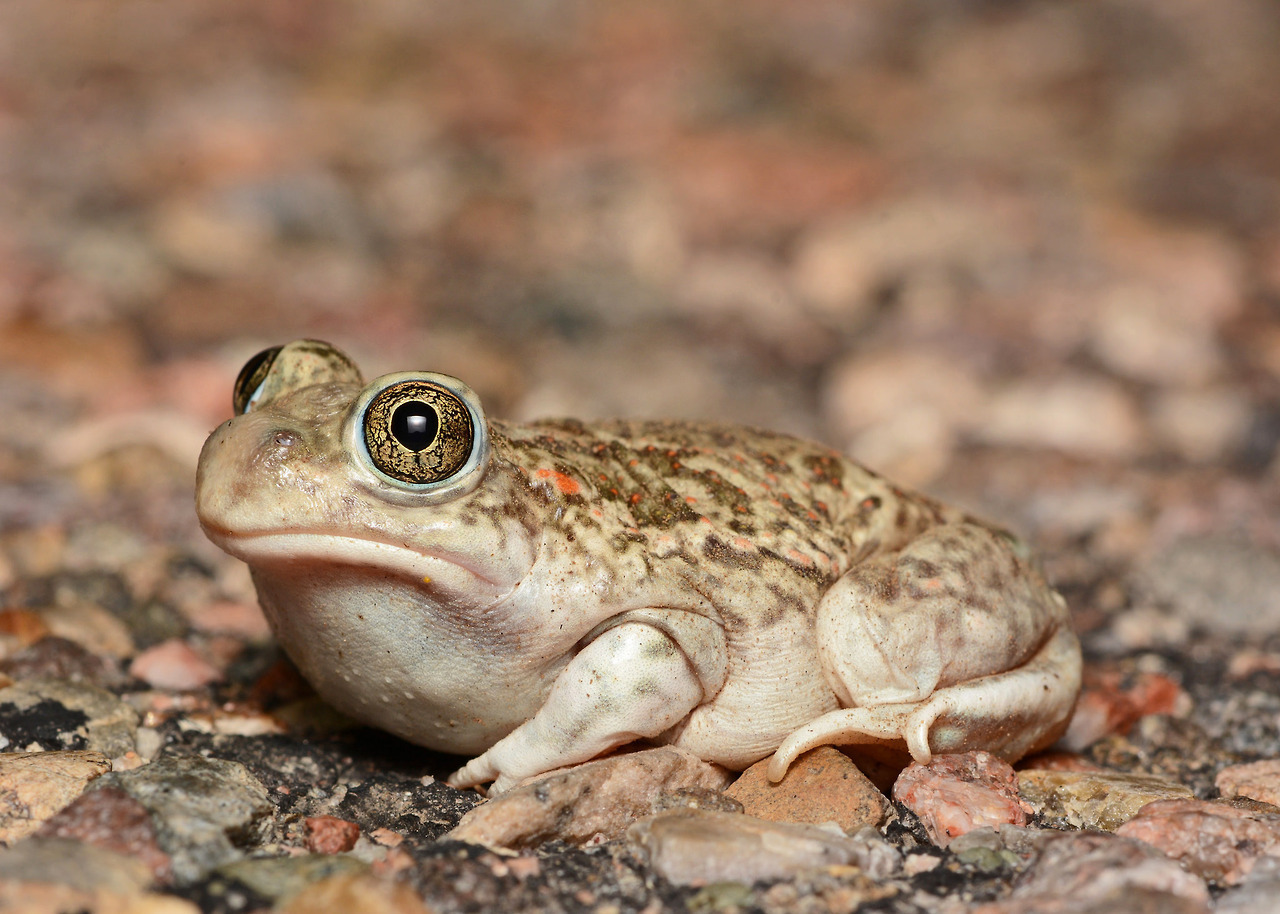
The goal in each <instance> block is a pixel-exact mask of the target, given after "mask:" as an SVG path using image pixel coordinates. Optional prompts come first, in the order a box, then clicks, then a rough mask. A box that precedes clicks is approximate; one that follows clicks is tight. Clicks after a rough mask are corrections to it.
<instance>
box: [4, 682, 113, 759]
mask: <svg viewBox="0 0 1280 914" xmlns="http://www.w3.org/2000/svg"><path fill="white" fill-rule="evenodd" d="M46 708H48V709H49V710H50V711H51V712H53V713H48V712H46V711H45V709H46ZM29 712H30V713H29ZM64 717H65V720H63V719H62V718H64ZM27 718H31V719H27ZM41 718H42V719H41ZM60 721H61V723H60ZM45 725H47V726H45ZM46 731H47V732H46ZM137 732H138V713H137V712H136V711H134V710H133V708H131V707H129V706H128V705H127V704H125V703H124V702H123V701H121V700H120V699H119V698H117V697H116V696H114V695H112V694H111V693H110V692H108V691H106V690H105V689H100V688H98V687H97V686H92V685H89V684H87V683H83V682H68V681H66V680H62V679H27V680H23V681H22V682H18V683H15V684H13V685H11V686H9V687H7V688H4V689H0V749H3V750H6V751H10V752H13V751H21V750H23V749H28V748H31V747H32V746H33V744H34V748H36V749H90V750H93V751H96V752H101V753H102V754H103V755H105V756H107V758H119V757H120V756H122V755H124V754H125V753H126V752H130V751H132V750H133V748H134V737H135V735H136V734H137Z"/></svg>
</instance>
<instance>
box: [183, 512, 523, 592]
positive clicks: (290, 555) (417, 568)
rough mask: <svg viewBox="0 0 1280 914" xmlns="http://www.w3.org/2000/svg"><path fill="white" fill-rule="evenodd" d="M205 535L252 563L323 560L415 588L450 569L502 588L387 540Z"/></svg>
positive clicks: (455, 559)
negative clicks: (399, 576) (374, 571)
mask: <svg viewBox="0 0 1280 914" xmlns="http://www.w3.org/2000/svg"><path fill="white" fill-rule="evenodd" d="M205 533H206V535H208V536H209V538H210V539H212V540H213V541H214V542H215V543H217V544H218V545H219V546H220V547H222V548H223V549H224V550H225V551H226V552H228V553H229V554H231V555H233V556H235V557H236V558H238V559H241V560H242V561H245V562H248V563H250V564H255V563H261V562H262V561H264V560H266V561H272V560H274V561H276V562H279V563H282V564H283V563H287V562H289V561H295V560H307V559H310V560H315V559H325V560H328V561H331V562H333V563H334V564H342V565H353V566H363V567H370V568H379V569H388V568H391V569H394V570H396V571H399V572H401V573H403V574H404V575H405V576H406V577H409V578H412V579H413V580H414V581H415V583H421V582H423V579H424V578H425V579H427V580H430V579H431V578H432V575H431V574H428V573H427V572H428V571H429V570H430V569H431V568H432V567H433V566H435V567H438V566H440V565H448V566H450V567H452V568H457V569H458V570H459V571H462V572H465V573H466V574H467V575H469V576H470V577H472V578H474V579H475V580H476V581H477V582H479V583H481V584H484V585H485V586H487V587H489V588H492V589H494V590H497V589H498V588H499V587H500V585H499V583H498V582H497V581H495V580H493V579H492V578H490V577H488V576H486V575H484V574H482V573H480V572H479V571H477V570H476V569H475V568H473V567H472V566H471V565H469V564H468V563H467V562H465V561H463V560H462V557H461V556H459V555H456V554H451V553H446V552H435V551H424V550H420V549H414V548H412V547H410V546H406V545H405V544H403V543H391V542H387V541H385V540H376V539H362V538H360V537H355V536H344V535H342V534H340V533H322V532H320V531H315V530H288V531H284V530H273V531H264V532H260V533H232V532H231V531H228V530H225V529H223V528H219V527H210V526H209V525H205Z"/></svg>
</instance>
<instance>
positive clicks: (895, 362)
mask: <svg viewBox="0 0 1280 914" xmlns="http://www.w3.org/2000/svg"><path fill="white" fill-rule="evenodd" d="M981 395H982V394H981V391H980V389H979V385H978V380H977V378H976V377H975V376H974V373H973V371H972V370H971V369H970V368H969V366H968V365H967V364H966V363H964V362H962V361H959V360H957V359H956V358H955V357H954V356H952V355H951V354H949V353H947V352H945V351H944V350H942V349H941V348H925V347H921V348H917V349H912V350H908V351H905V352H904V351H902V350H899V349H893V350H889V351H884V352H871V353H866V354H859V355H858V356H857V357H854V358H849V359H846V360H844V361H843V362H841V363H839V364H837V365H836V367H835V368H834V369H833V370H832V371H831V372H830V373H829V375H828V378H827V380H826V383H825V384H824V385H823V389H822V407H823V414H824V416H825V417H826V419H827V421H828V423H829V424H830V426H831V427H832V428H833V430H834V433H835V434H836V435H837V436H838V438H837V440H838V441H840V442H841V443H842V444H844V445H845V449H846V450H847V451H848V452H849V453H851V454H854V455H856V456H857V458H858V459H859V460H861V461H864V462H866V463H867V464H868V465H870V466H873V467H876V468H877V469H878V470H881V471H883V472H884V473H886V474H888V475H890V476H891V477H892V478H894V479H898V480H901V481H903V482H906V483H910V484H912V485H923V484H925V483H927V482H929V481H930V480H932V479H933V478H935V477H936V476H937V475H938V474H939V473H941V472H942V470H943V469H945V468H946V466H947V465H948V464H949V463H950V461H951V458H952V454H953V451H954V449H955V447H956V445H957V444H958V443H959V438H960V435H961V433H962V432H963V431H965V429H966V428H967V427H968V426H969V425H971V424H972V423H973V422H974V421H975V419H976V416H977V409H978V405H979V403H980V402H981Z"/></svg>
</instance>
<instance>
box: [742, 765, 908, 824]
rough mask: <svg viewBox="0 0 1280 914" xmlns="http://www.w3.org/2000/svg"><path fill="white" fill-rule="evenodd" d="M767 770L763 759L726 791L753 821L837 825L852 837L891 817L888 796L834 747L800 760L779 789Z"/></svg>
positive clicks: (781, 782)
mask: <svg viewBox="0 0 1280 914" xmlns="http://www.w3.org/2000/svg"><path fill="white" fill-rule="evenodd" d="M768 767H769V759H768V758H765V759H761V760H760V761H758V762H756V763H755V764H754V765H752V766H751V767H750V768H748V769H747V770H746V771H744V772H743V773H742V775H741V776H740V777H739V778H738V780H736V781H734V783H733V784H731V785H730V786H729V788H728V789H727V790H725V793H726V794H727V795H729V796H730V797H732V798H734V799H735V800H737V801H738V802H740V803H741V804H742V811H743V812H745V813H746V814H747V815H749V816H755V817H756V818H758V819H768V820H769V821H770V822H800V823H808V824H811V825H821V824H823V823H825V822H834V823H836V825H838V826H840V828H841V829H843V830H844V832H845V833H846V834H853V833H854V832H856V831H858V830H859V829H860V828H862V827H864V826H868V825H869V826H872V827H875V826H878V825H879V824H880V823H881V822H883V821H884V819H885V816H887V815H888V813H889V809H890V807H889V801H888V800H887V799H886V798H885V796H884V794H882V793H881V792H880V791H879V790H877V789H876V787H875V785H874V784H872V783H871V782H870V781H869V780H867V777H866V775H864V774H863V773H862V772H861V771H860V770H859V769H858V766H857V765H856V764H854V762H853V760H852V759H850V758H849V756H847V755H845V754H844V753H843V752H841V751H840V750H839V749H836V748H834V747H832V746H820V747H818V748H817V749H813V750H811V751H809V752H806V753H805V754H804V755H802V756H800V757H799V758H798V759H796V760H795V761H794V762H793V763H792V764H791V767H790V768H789V769H788V770H787V774H786V776H785V777H784V778H783V779H782V780H781V781H779V782H778V783H776V784H775V783H773V782H771V781H770V780H769V778H768V777H767V776H766V771H767V769H768Z"/></svg>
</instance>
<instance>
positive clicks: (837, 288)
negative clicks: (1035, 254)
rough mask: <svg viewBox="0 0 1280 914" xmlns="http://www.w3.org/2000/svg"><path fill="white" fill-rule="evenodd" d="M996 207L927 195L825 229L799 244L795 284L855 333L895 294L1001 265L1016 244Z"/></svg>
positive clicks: (820, 308)
mask: <svg viewBox="0 0 1280 914" xmlns="http://www.w3.org/2000/svg"><path fill="white" fill-rule="evenodd" d="M988 202H989V201H987V200H985V199H984V200H983V201H982V202H981V203H977V204H975V203H974V201H971V200H966V199H964V198H962V197H960V196H953V197H952V198H948V197H947V196H944V195H940V194H937V193H921V194H919V195H915V196H910V197H903V198H900V199H897V200H892V201H889V202H887V203H886V204H884V205H882V206H880V207H877V208H875V209H870V210H867V209H864V210H860V211H859V212H858V213H857V214H856V215H854V216H853V217H852V218H846V219H843V220H840V219H836V220H832V221H830V222H827V223H822V224H818V225H816V226H815V227H814V228H812V229H810V230H809V231H808V232H806V233H805V234H804V235H803V236H802V237H801V238H800V240H799V242H798V244H797V247H796V254H795V261H794V267H793V271H792V282H793V283H794V285H795V287H796V289H797V290H798V291H799V292H800V294H801V295H802V296H803V297H804V299H805V300H806V301H807V302H808V303H809V304H810V305H811V306H812V307H814V308H816V309H817V310H818V311H819V312H820V313H822V314H824V315H826V316H827V318H828V320H829V321H832V322H838V324H837V325H838V326H841V327H845V328H850V327H855V326H856V325H857V322H858V321H859V320H861V319H862V318H863V317H865V316H866V315H867V314H868V313H869V311H870V310H871V309H872V308H873V307H874V306H875V299H876V293H877V292H878V291H880V290H882V289H884V288H886V287H888V286H891V285H894V284H901V283H903V282H904V281H906V280H909V279H915V278H918V275H919V274H923V273H928V272H933V271H940V272H942V273H943V274H944V275H946V274H949V273H951V272H952V271H956V272H966V273H968V272H972V273H980V272H981V271H982V270H983V268H984V265H986V264H988V263H990V262H992V261H994V260H998V259H999V258H1000V257H1001V256H1002V254H1003V253H1004V252H1006V251H1007V250H1008V247H1009V245H1010V244H1011V243H1016V242H1014V241H1013V239H1012V238H1011V237H1010V234H1009V231H1008V228H1009V227H1008V226H1007V225H1004V224H1001V222H1000V221H999V220H998V219H997V217H996V215H995V213H994V208H993V207H990V206H989V205H987V204H988Z"/></svg>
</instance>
